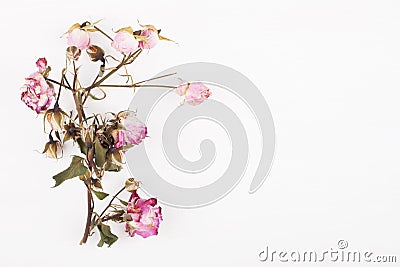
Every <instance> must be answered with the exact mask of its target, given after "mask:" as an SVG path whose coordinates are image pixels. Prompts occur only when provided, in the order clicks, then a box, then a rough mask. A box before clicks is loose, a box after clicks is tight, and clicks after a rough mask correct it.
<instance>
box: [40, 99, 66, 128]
mask: <svg viewBox="0 0 400 267" xmlns="http://www.w3.org/2000/svg"><path fill="white" fill-rule="evenodd" d="M65 117H67V114H66V113H65V112H64V111H63V110H62V109H61V108H59V107H58V105H57V104H56V106H55V107H54V108H53V109H49V110H47V111H46V113H45V115H44V119H45V120H47V122H48V123H49V124H50V127H51V129H52V130H54V131H57V132H61V131H62V129H63V128H64V122H65Z"/></svg>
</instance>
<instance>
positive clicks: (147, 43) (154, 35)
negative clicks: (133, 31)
mask: <svg viewBox="0 0 400 267" xmlns="http://www.w3.org/2000/svg"><path fill="white" fill-rule="evenodd" d="M140 35H141V36H145V37H146V39H145V40H143V41H142V40H141V41H139V47H140V48H142V49H151V48H153V47H155V46H156V45H157V44H158V41H159V40H160V39H159V37H158V32H155V31H154V30H152V29H146V30H144V31H142V32H141V34H140Z"/></svg>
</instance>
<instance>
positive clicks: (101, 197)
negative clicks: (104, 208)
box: [92, 189, 109, 200]
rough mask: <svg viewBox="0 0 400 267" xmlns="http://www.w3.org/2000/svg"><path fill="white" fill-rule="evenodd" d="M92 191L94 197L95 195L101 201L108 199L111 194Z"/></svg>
mask: <svg viewBox="0 0 400 267" xmlns="http://www.w3.org/2000/svg"><path fill="white" fill-rule="evenodd" d="M92 191H93V193H94V195H95V196H96V197H97V198H98V199H100V200H103V199H105V198H106V197H108V195H109V194H107V193H104V192H100V191H95V190H93V189H92Z"/></svg>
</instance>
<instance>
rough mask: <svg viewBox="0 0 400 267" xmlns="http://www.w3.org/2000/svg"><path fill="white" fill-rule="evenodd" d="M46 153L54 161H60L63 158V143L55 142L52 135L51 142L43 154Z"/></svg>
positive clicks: (47, 144)
mask: <svg viewBox="0 0 400 267" xmlns="http://www.w3.org/2000/svg"><path fill="white" fill-rule="evenodd" d="M44 153H46V154H47V156H49V157H50V158H52V159H59V158H61V157H62V146H61V142H59V141H54V140H53V137H51V135H50V141H49V142H47V143H46V145H45V147H44V150H43V152H42V154H44Z"/></svg>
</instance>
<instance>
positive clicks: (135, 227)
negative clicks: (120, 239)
mask: <svg viewBox="0 0 400 267" xmlns="http://www.w3.org/2000/svg"><path fill="white" fill-rule="evenodd" d="M126 211H127V215H128V216H127V217H128V220H127V223H126V226H125V231H126V232H128V233H129V235H130V236H135V234H137V235H140V236H142V237H143V238H147V237H149V236H152V235H157V234H158V228H159V226H160V223H161V221H162V214H161V207H159V206H157V199H155V198H150V199H142V198H140V197H139V195H138V194H137V192H136V191H133V192H132V195H131V197H130V199H129V202H128V206H127V210H126Z"/></svg>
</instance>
